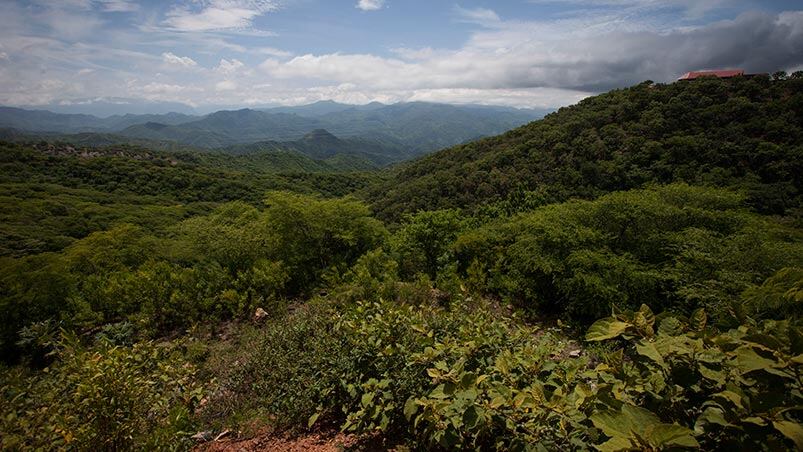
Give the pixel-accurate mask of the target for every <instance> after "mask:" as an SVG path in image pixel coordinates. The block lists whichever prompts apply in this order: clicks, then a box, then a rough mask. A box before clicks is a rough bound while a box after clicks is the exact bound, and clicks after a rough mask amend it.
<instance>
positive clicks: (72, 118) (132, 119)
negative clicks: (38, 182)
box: [0, 107, 198, 133]
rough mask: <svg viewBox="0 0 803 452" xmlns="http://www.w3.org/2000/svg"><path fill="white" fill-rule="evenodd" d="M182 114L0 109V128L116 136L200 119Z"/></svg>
mask: <svg viewBox="0 0 803 452" xmlns="http://www.w3.org/2000/svg"><path fill="white" fill-rule="evenodd" d="M197 118H198V117H197V116H189V115H184V114H181V113H167V114H163V115H153V114H150V115H132V114H126V115H122V116H120V115H114V116H109V117H107V118H98V117H97V116H92V115H86V114H61V113H53V112H51V111H46V110H24V109H22V108H12V107H0V127H7V128H14V129H18V130H20V131H27V132H58V133H80V132H112V131H118V130H122V129H124V128H126V127H129V126H132V125H134V124H142V123H147V122H158V123H161V124H168V125H177V124H182V123H185V122H189V121H192V120H194V119H197Z"/></svg>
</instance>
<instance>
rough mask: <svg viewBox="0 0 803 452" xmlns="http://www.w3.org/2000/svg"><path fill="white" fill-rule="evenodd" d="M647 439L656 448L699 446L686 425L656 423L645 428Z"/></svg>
mask: <svg viewBox="0 0 803 452" xmlns="http://www.w3.org/2000/svg"><path fill="white" fill-rule="evenodd" d="M646 436H647V439H648V441H649V442H650V444H652V445H653V446H655V447H656V448H659V449H664V448H667V447H688V448H699V447H700V444H699V443H697V440H696V439H694V434H693V433H692V431H691V430H689V429H687V428H686V427H683V426H680V425H677V424H657V425H652V426H650V427H648V428H647V434H646Z"/></svg>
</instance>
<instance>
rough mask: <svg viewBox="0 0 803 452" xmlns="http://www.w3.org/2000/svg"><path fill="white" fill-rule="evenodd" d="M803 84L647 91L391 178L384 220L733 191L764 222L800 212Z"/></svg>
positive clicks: (563, 112) (451, 152) (765, 82)
mask: <svg viewBox="0 0 803 452" xmlns="http://www.w3.org/2000/svg"><path fill="white" fill-rule="evenodd" d="M801 124H803V80H801V79H792V80H784V81H781V80H779V81H770V80H769V79H768V78H766V77H756V78H749V79H747V78H744V79H733V80H718V79H706V80H697V81H694V82H690V83H673V84H669V85H661V84H653V83H651V82H645V83H642V84H640V85H637V86H634V87H632V88H628V89H622V90H616V91H612V92H609V93H606V94H602V95H599V96H595V97H591V98H588V99H585V100H583V101H582V102H580V103H579V104H577V105H575V106H572V107H568V108H562V109H560V110H559V111H558V112H556V113H553V114H550V115H548V116H547V117H546V118H544V119H543V120H540V121H536V122H533V123H531V124H528V125H526V126H523V127H520V128H518V129H515V130H512V131H510V132H507V133H505V134H503V135H500V136H497V137H493V138H488V139H484V140H480V141H476V142H473V143H469V144H466V145H461V146H456V147H453V148H450V149H446V150H443V151H441V152H438V153H435V154H432V155H430V156H427V157H424V158H421V159H420V160H417V161H415V162H411V163H409V164H405V165H402V166H401V167H399V168H398V169H396V170H395V171H394V172H393V174H392V177H391V178H389V179H388V182H386V183H385V184H383V185H381V186H379V187H376V188H375V189H374V190H372V191H371V192H370V193H369V194H368V198H369V199H370V200H371V201H372V202H373V203H374V208H375V210H376V211H377V212H378V213H379V214H380V216H381V217H384V218H398V217H399V216H400V215H401V214H403V213H404V212H415V211H418V210H422V209H423V210H428V209H439V208H451V207H460V208H472V209H473V208H476V207H477V206H479V205H481V204H486V203H494V202H504V201H511V200H515V199H519V198H522V199H523V198H524V197H526V198H527V199H529V200H530V202H531V204H532V203H534V204H536V205H537V204H544V203H549V202H556V201H562V200H566V199H568V198H571V197H580V198H595V197H597V196H599V195H602V194H604V193H608V192H612V191H616V190H627V189H630V188H635V187H640V186H643V185H645V184H652V183H669V182H674V181H684V182H687V183H692V184H706V185H713V186H727V187H734V188H737V189H739V190H742V191H745V192H746V193H747V195H748V201H749V202H750V204H751V206H752V207H754V208H755V209H756V210H758V211H760V212H764V213H775V214H789V213H793V212H796V211H797V210H796V209H799V207H800V206H801V201H802V200H803V198H801V177H802V175H803V163H801V162H803V146H801V141H803V140H802V138H803V128H801Z"/></svg>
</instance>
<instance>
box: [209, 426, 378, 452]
mask: <svg viewBox="0 0 803 452" xmlns="http://www.w3.org/2000/svg"><path fill="white" fill-rule="evenodd" d="M344 450H355V451H356V450H359V451H383V450H392V448H390V449H389V448H387V447H385V446H383V445H382V440H381V439H380V438H378V437H375V436H365V435H362V436H358V435H354V434H346V433H342V432H339V431H337V430H332V431H324V432H312V433H308V434H305V435H301V436H283V435H279V434H276V433H274V432H267V433H263V434H259V435H256V436H254V437H253V438H248V439H242V438H239V439H238V438H228V437H226V438H221V439H219V440H217V441H210V442H207V443H203V444H199V445H198V446H196V447H195V448H194V449H193V451H195V452H256V451H260V452H263V451H264V452H305V451H311V452H340V451H344Z"/></svg>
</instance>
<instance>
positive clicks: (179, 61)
mask: <svg viewBox="0 0 803 452" xmlns="http://www.w3.org/2000/svg"><path fill="white" fill-rule="evenodd" d="M162 60H163V61H164V62H165V63H168V64H173V65H177V66H182V67H193V66H198V63H196V62H195V60H193V59H192V58H190V57H181V56H178V55H175V54H174V53H173V52H164V53H162Z"/></svg>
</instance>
